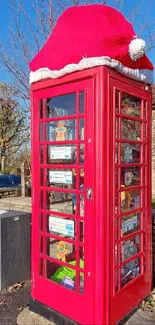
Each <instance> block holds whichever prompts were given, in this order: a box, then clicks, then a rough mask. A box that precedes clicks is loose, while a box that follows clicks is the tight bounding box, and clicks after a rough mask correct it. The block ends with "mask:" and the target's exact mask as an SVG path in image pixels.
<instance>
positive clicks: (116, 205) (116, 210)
mask: <svg viewBox="0 0 155 325" xmlns="http://www.w3.org/2000/svg"><path fill="white" fill-rule="evenodd" d="M119 201H120V194H119V195H117V194H116V195H115V215H117V214H118V207H119Z"/></svg>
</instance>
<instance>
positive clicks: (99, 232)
mask: <svg viewBox="0 0 155 325" xmlns="http://www.w3.org/2000/svg"><path fill="white" fill-rule="evenodd" d="M45 50H47V48H45ZM38 71H39V70H38ZM130 72H131V71H130ZM34 73H35V72H34ZM131 77H132V78H131ZM131 77H130V78H129V77H128V76H125V75H124V76H123V74H122V73H120V72H117V71H115V70H114V69H112V68H109V67H107V66H102V65H101V66H99V67H94V68H93V67H92V68H90V69H85V70H83V71H77V72H73V73H72V74H67V75H65V76H63V77H61V78H56V79H50V78H49V79H45V80H41V79H42V78H41V77H40V81H37V82H35V83H34V82H32V85H31V103H32V181H33V206H32V298H33V302H32V303H31V309H32V310H35V311H38V312H39V313H41V314H44V315H46V312H47V313H48V316H47V317H48V318H50V317H51V319H52V316H49V313H51V315H53V314H54V315H55V314H57V315H59V316H60V315H64V316H65V317H67V318H68V319H71V320H73V321H74V322H76V323H80V324H100V325H101V324H107V325H108V324H116V323H117V322H118V321H119V320H121V319H122V318H123V317H124V316H125V315H126V314H127V313H129V312H130V311H131V310H132V309H133V308H134V307H136V306H137V305H138V304H139V303H140V301H141V300H142V299H143V298H144V297H146V296H147V295H148V294H149V293H150V291H151V87H150V86H149V85H148V84H146V83H144V82H140V81H137V80H134V79H133V78H135V79H136V76H135V75H134V74H133V75H131ZM68 322H69V321H68ZM58 323H59V324H60V323H61V321H59V322H58Z"/></svg>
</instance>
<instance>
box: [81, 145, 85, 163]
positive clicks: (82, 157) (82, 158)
mask: <svg viewBox="0 0 155 325" xmlns="http://www.w3.org/2000/svg"><path fill="white" fill-rule="evenodd" d="M80 165H84V144H80Z"/></svg>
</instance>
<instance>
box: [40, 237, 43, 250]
mask: <svg viewBox="0 0 155 325" xmlns="http://www.w3.org/2000/svg"><path fill="white" fill-rule="evenodd" d="M40 253H43V236H41V237H40Z"/></svg>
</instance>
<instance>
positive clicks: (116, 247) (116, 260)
mask: <svg viewBox="0 0 155 325" xmlns="http://www.w3.org/2000/svg"><path fill="white" fill-rule="evenodd" d="M117 264H118V246H117V245H115V265H117Z"/></svg>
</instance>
